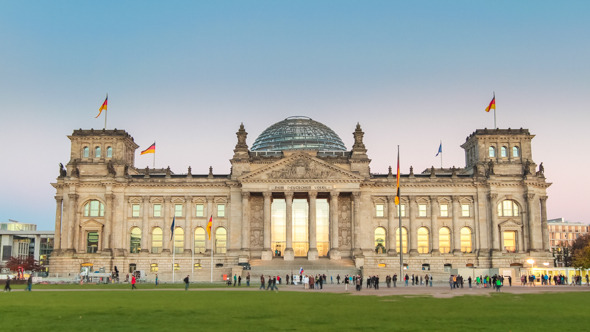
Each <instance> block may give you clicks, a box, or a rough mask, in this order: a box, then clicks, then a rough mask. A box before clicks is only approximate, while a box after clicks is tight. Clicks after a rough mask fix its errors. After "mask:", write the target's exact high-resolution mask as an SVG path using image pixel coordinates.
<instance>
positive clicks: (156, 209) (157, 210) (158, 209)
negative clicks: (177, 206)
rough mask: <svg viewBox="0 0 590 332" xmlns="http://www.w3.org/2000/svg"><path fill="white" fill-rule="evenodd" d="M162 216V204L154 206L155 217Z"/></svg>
mask: <svg viewBox="0 0 590 332" xmlns="http://www.w3.org/2000/svg"><path fill="white" fill-rule="evenodd" d="M161 216H162V204H154V217H161Z"/></svg>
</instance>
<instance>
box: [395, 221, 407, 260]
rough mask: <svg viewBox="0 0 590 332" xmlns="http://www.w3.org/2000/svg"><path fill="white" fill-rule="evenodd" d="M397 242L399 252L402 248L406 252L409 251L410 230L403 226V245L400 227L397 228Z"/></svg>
mask: <svg viewBox="0 0 590 332" xmlns="http://www.w3.org/2000/svg"><path fill="white" fill-rule="evenodd" d="M395 243H396V246H395V247H396V249H397V252H399V249H400V248H402V252H403V253H404V254H405V253H407V252H408V230H406V228H405V227H402V245H400V244H399V228H398V229H396V230H395Z"/></svg>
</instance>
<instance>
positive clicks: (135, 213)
mask: <svg viewBox="0 0 590 332" xmlns="http://www.w3.org/2000/svg"><path fill="white" fill-rule="evenodd" d="M131 216H132V217H133V218H139V204H132V205H131Z"/></svg>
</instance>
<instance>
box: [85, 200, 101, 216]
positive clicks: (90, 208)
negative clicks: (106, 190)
mask: <svg viewBox="0 0 590 332" xmlns="http://www.w3.org/2000/svg"><path fill="white" fill-rule="evenodd" d="M84 217H104V204H102V203H101V202H100V201H97V200H92V201H90V202H88V203H86V205H84Z"/></svg>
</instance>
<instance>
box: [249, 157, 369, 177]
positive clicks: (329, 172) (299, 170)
mask: <svg viewBox="0 0 590 332" xmlns="http://www.w3.org/2000/svg"><path fill="white" fill-rule="evenodd" d="M240 180H241V181H242V182H253V181H273V182H281V181H292V180H297V181H299V182H306V181H314V182H325V181H334V182H340V181H354V182H359V181H362V180H364V178H363V177H362V176H360V175H358V174H355V173H352V172H349V171H346V170H344V169H341V168H339V167H337V166H334V165H331V164H330V163H327V162H325V161H323V160H321V159H318V158H314V157H312V156H310V155H309V154H307V153H305V152H297V153H294V154H293V155H291V156H289V157H286V158H284V159H281V160H279V161H277V162H274V163H272V164H270V165H268V166H266V167H262V168H260V169H258V170H256V171H254V172H251V173H248V174H246V175H244V176H242V177H241V178H240Z"/></svg>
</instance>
